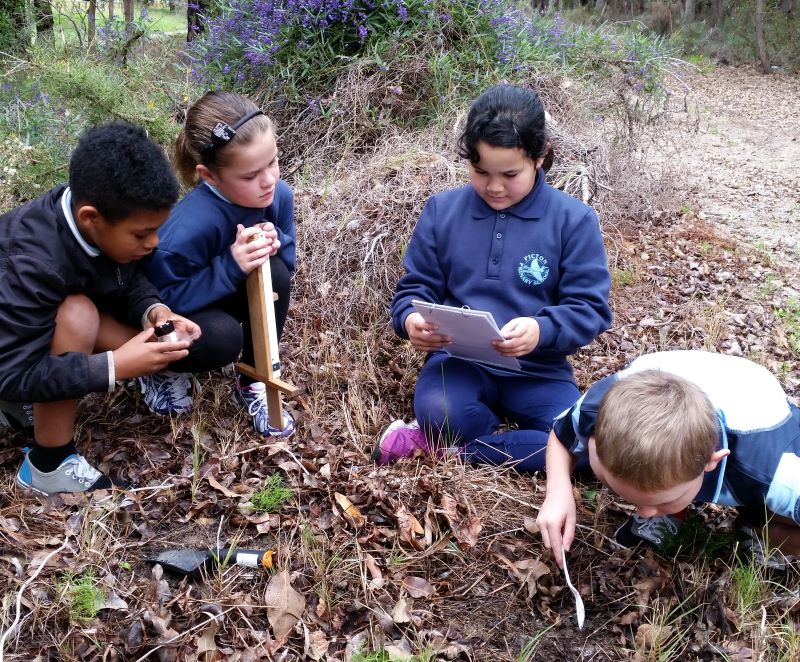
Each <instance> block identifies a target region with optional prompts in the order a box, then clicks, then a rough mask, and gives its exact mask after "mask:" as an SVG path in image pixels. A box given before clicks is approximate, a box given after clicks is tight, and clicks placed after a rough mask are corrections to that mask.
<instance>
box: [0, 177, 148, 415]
mask: <svg viewBox="0 0 800 662" xmlns="http://www.w3.org/2000/svg"><path fill="white" fill-rule="evenodd" d="M70 200H71V195H70V192H69V189H68V188H67V187H65V186H59V187H56V188H54V189H52V190H51V191H49V192H48V193H46V194H44V195H43V196H41V197H40V198H36V199H35V200H31V201H30V202H28V203H26V204H25V205H22V206H21V207H18V208H16V209H14V210H12V211H10V212H8V213H6V214H3V215H2V216H0V399H2V400H8V401H11V402H48V401H53V400H66V399H74V398H80V397H83V396H84V395H86V394H87V393H91V392H95V391H105V390H109V389H111V388H113V386H114V366H113V360H112V357H111V353H110V352H105V353H100V354H84V353H82V352H65V353H64V354H60V355H58V356H53V355H51V354H50V343H51V342H52V339H53V334H54V332H55V325H56V314H57V312H58V307H59V306H60V305H61V303H62V302H63V301H64V299H66V298H67V297H68V296H69V295H72V294H83V295H85V296H87V297H89V299H91V300H92V301H93V302H94V303H95V304H96V305H97V307H98V309H100V310H104V311H108V312H111V313H112V314H114V315H115V316H116V317H117V318H118V319H120V320H123V321H125V322H128V323H129V324H130V325H131V326H133V327H135V328H138V329H140V328H141V324H142V317H143V315H144V313H145V311H146V310H147V309H148V308H150V307H151V306H152V305H153V304H157V303H161V298H160V297H159V295H158V291H157V290H156V288H155V287H154V286H153V285H152V284H151V283H150V282H149V281H148V280H147V278H146V277H145V275H144V274H143V273H142V271H141V269H140V267H139V265H138V264H137V263H136V262H131V263H128V264H120V263H117V262H114V261H113V260H111V259H110V258H109V257H107V256H106V255H104V254H102V253H101V252H100V251H99V250H98V249H97V248H95V247H93V246H91V245H90V244H88V243H87V241H86V240H85V239H84V238H83V236H82V235H81V233H80V231H79V230H78V228H77V227H76V225H75V221H74V219H73V217H72V209H71V204H70Z"/></svg>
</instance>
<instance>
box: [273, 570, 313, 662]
mask: <svg viewBox="0 0 800 662" xmlns="http://www.w3.org/2000/svg"><path fill="white" fill-rule="evenodd" d="M264 604H265V605H266V606H267V620H268V621H269V624H270V626H272V634H273V636H274V637H275V648H279V647H281V646H283V644H285V643H286V640H287V639H288V638H289V634H290V633H291V632H292V629H293V628H294V626H295V624H296V623H297V621H299V620H300V618H301V617H302V616H303V610H304V609H305V608H306V599H305V598H304V597H303V596H302V594H300V593H298V592H297V591H295V590H294V588H292V585H291V583H290V582H289V573H288V572H287V571H286V570H281V571H280V572H279V573H277V574H275V575H274V576H273V577H272V579H270V580H269V584H267V590H266V591H265V592H264Z"/></svg>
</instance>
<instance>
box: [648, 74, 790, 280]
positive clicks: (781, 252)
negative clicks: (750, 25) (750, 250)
mask: <svg viewBox="0 0 800 662" xmlns="http://www.w3.org/2000/svg"><path fill="white" fill-rule="evenodd" d="M680 81H682V83H681V82H680ZM684 85H685V87H684ZM670 87H671V89H672V92H673V96H672V99H671V102H670V105H669V114H670V117H669V121H668V122H667V123H666V127H665V129H664V131H665V133H664V134H663V135H662V136H661V138H662V140H659V141H658V143H659V144H658V147H657V149H656V154H655V155H654V157H655V160H656V162H657V163H658V164H659V165H660V166H661V167H663V168H669V169H670V170H671V171H672V172H673V173H674V169H675V168H680V169H681V171H682V173H683V176H684V177H685V186H681V185H680V184H678V186H679V188H680V189H682V191H683V193H682V195H685V196H686V198H685V203H686V205H687V206H689V207H691V208H692V209H693V210H694V211H695V212H696V213H698V215H699V216H700V217H701V218H703V217H705V218H707V219H708V220H710V221H711V222H713V223H714V224H717V225H718V226H720V227H721V228H722V229H724V230H725V231H727V232H728V233H730V234H731V235H733V236H735V237H737V238H738V239H740V240H744V241H747V242H749V243H751V244H754V245H756V246H758V247H762V248H764V249H765V250H767V251H769V252H770V253H772V254H773V256H774V257H775V258H776V259H777V260H778V261H779V262H781V263H783V264H784V266H787V267H790V269H791V268H792V267H794V271H795V273H797V272H798V271H800V270H798V269H797V265H798V264H800V76H797V75H794V76H790V75H786V74H772V75H768V76H765V75H762V74H760V73H759V72H757V71H756V70H755V69H754V68H752V67H719V68H718V69H716V70H715V71H713V72H711V73H708V74H699V73H697V72H684V73H682V74H680V80H678V79H673V80H672V82H671V84H670ZM793 280H794V279H793Z"/></svg>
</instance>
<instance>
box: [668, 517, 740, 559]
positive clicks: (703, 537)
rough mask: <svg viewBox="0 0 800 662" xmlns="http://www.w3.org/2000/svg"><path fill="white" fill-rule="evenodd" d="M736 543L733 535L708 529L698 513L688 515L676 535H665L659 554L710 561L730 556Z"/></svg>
mask: <svg viewBox="0 0 800 662" xmlns="http://www.w3.org/2000/svg"><path fill="white" fill-rule="evenodd" d="M735 543H736V535H735V534H734V533H724V532H719V531H713V530H711V529H709V528H708V527H707V526H706V524H705V522H704V520H703V518H702V517H701V516H700V515H699V514H698V513H689V514H688V515H687V516H686V519H684V520H683V523H682V524H681V526H680V528H679V529H678V531H677V533H667V534H666V535H665V536H664V540H663V542H662V543H661V545H660V546H659V550H658V551H659V554H661V555H663V556H665V557H666V558H672V557H674V556H675V555H677V554H678V553H679V552H680V553H681V554H702V555H703V556H705V557H707V558H711V559H715V558H723V557H726V556H729V555H730V551H731V549H732V548H733V547H734V545H735Z"/></svg>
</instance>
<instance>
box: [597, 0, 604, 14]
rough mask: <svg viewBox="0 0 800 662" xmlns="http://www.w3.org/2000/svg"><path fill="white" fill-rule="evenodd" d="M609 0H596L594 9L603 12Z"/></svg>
mask: <svg viewBox="0 0 800 662" xmlns="http://www.w3.org/2000/svg"><path fill="white" fill-rule="evenodd" d="M606 3H607V0H594V10H595V11H596V12H599V13H601V14H602V13H603V12H604V11H605V10H606Z"/></svg>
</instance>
